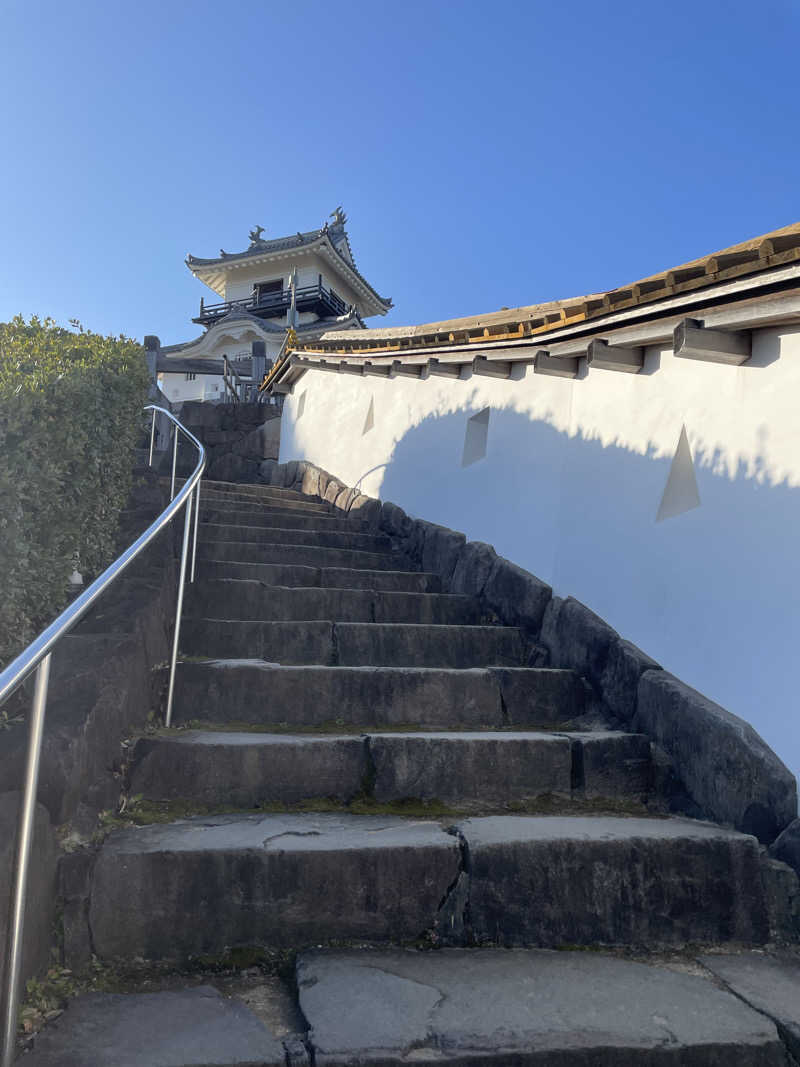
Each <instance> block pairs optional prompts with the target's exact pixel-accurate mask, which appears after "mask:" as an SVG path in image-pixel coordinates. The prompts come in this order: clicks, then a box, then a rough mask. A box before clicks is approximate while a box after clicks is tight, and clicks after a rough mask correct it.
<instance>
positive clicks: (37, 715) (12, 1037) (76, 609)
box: [0, 404, 206, 1067]
mask: <svg viewBox="0 0 800 1067" xmlns="http://www.w3.org/2000/svg"><path fill="white" fill-rule="evenodd" d="M144 410H145V411H152V412H153V416H152V424H151V427H150V466H152V465H153V444H154V441H155V426H156V416H157V415H158V414H160V415H165V416H166V417H167V418H168V419H169V420H170V421H171V422H172V424H173V431H172V432H173V438H174V444H173V455H172V482H171V487H170V503H169V504H168V505H167V507H166V508H164V510H163V511H162V512H161V514H160V515H159V516H158V518H157V519H156V520H155V521H154V522H153V523H151V525H150V526H148V528H147V529H146V530H145V532H144V533H143V534H142V535H141V536H140V537H138V538H137V539H136V540H135V541H134V542H133V544H132V545H131V546H130V548H128V549H127V550H126V551H125V552H123V553H122V555H121V556H120V557H119V558H118V559H116V560H115V561H114V562H113V563H112V564H111V565H110V566H109V567H107V568H106V569H105V570H104V571H103V573H102V574H101V575H100V577H99V578H96V579H95V580H94V581H93V582H92V584H91V585H90V586H89V587H88V589H86V590H84V592H83V593H81V595H80V596H79V597H77V598H76V599H75V600H73V602H72V603H71V604H70V605H69V607H67V608H65V609H64V611H62V612H61V614H60V615H59V616H58V618H57V619H56V620H55V621H54V622H52V623H50V625H49V626H48V627H47V629H45V630H43V631H42V633H40V634H39V636H38V637H37V638H36V639H35V640H34V641H32V642H31V644H30V645H28V647H27V648H26V649H25V651H24V652H21V653H20V654H19V655H18V656H17V657H16V659H14V660H12V662H11V663H9V665H8V666H7V667H6V668H5V670H4V671H2V672H0V705H2V704H3V703H4V702H5V701H6V700H7V699H8V698H9V697H10V696H11V694H12V693H13V692H14V691H15V690H16V689H17V688H19V686H20V685H22V683H23V682H24V681H25V680H26V679H27V678H29V677H30V676H31V675H32V674H33V672H34V671H36V684H35V689H34V695H33V703H32V712H31V723H30V737H29V741H28V754H27V759H26V765H25V782H24V787H23V796H22V802H21V804H20V811H19V825H18V829H17V847H16V854H15V860H14V887H13V891H12V893H11V897H10V901H9V922H8V933H7V938H6V952H5V960H4V966H3V985H2V989H0V996H2V1026H3V1030H2V1058H1V1059H0V1067H11V1064H12V1061H13V1059H14V1050H15V1047H16V1034H17V1012H18V1010H19V1000H20V984H21V979H22V935H23V929H24V924H25V893H26V888H27V881H28V867H29V864H30V854H31V843H32V840H33V819H34V813H35V808H36V787H37V784H38V779H39V762H40V757H41V749H42V736H43V731H44V716H45V706H46V703H47V686H48V681H49V677H50V656H51V654H52V651H53V649H54V648H55V646H56V644H57V643H58V641H59V640H60V639H61V638H62V637H63V636H64V635H65V634H67V633H69V631H70V630H71V629H73V627H74V626H75V625H76V624H77V623H78V622H79V621H80V620H81V619H82V618H83V617H84V615H85V614H86V612H87V611H88V610H89V608H90V607H91V606H92V604H94V602H95V601H96V600H97V598H98V597H99V596H101V595H102V594H103V593H104V592H105V591H106V590H107V589H108V588H109V586H111V585H112V584H113V582H114V581H116V579H117V578H119V576H120V575H121V574H122V572H123V571H124V570H125V569H126V568H127V567H128V566H129V564H131V563H132V562H133V560H134V559H136V557H137V556H138V555H139V553H140V552H141V551H142V550H143V549H145V548H146V547H147V545H149V544H150V542H151V541H152V540H153V539H154V538H155V537H157V536H158V534H159V533H160V532H161V531H162V530H163V529H164V528H165V527H166V526H167V525H168V524H169V523H170V522H172V520H173V519H174V518H175V517H176V515H177V514H178V512H179V511H180V510H181V508H183V507H185V518H184V524H183V548H182V551H181V565H180V573H179V578H178V599H177V608H176V617H175V631H174V634H173V641H172V657H171V660H170V674H169V690H168V693H167V710H166V714H165V719H164V721H165V724H166V725H167V726H169V724H170V721H171V718H172V698H173V694H174V689H175V666H176V663H177V659H178V640H179V637H180V624H181V611H182V608H183V592H184V586H185V580H186V561H187V557H188V554H189V540H190V533H191V525H192V494H193V493H194V511H195V525H194V545H193V550H192V568H191V577H190V581H192V582H193V581H194V571H195V556H196V553H197V523H198V520H199V515H200V479H201V478H202V476H203V471H204V470H205V465H206V451H205V449H204V448H203V445H202V444H201V443H200V441H198V440H197V438H196V437H195V436H194V434H192V433H190V432H189V431H188V430H187V429H186V427H185V426H182V425H181V424H180V422H178V420H177V419H176V418H175V416H174V415H173V414H172V413H171V412H170V411H167V410H166V408H162V407H159V406H158V405H156V404H148V405H147V406H146V407H145V409H144ZM179 433H182V434H184V435H185V436H186V437H187V438H188V439H189V440H190V441H191V442H192V444H194V445H195V446H196V447H197V451H198V459H197V466H196V467H195V468H194V470H193V471H192V473H191V475H190V476H189V477H188V478H187V479H186V481H185V483H184V485H183V488H182V489H181V490H180V492H179V493H178V495H177V496H176V495H175V469H176V464H177V457H178V434H179Z"/></svg>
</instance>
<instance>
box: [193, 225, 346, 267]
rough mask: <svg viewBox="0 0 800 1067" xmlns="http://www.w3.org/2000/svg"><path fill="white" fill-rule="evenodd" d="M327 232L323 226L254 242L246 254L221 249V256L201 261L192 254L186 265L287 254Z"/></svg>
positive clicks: (211, 264) (216, 264) (213, 265)
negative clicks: (287, 235)
mask: <svg viewBox="0 0 800 1067" xmlns="http://www.w3.org/2000/svg"><path fill="white" fill-rule="evenodd" d="M327 230H328V227H327V226H322V227H320V229H318V230H308V231H307V232H306V233H300V231H299V230H298V232H297V233H296V234H294V235H293V236H291V237H275V238H273V239H272V240H271V241H253V242H252V244H251V245H250V247H249V248H248V249H246V250H245V251H244V252H224V251H223V250H222V249H220V254H219V255H218V256H217V257H216V258H214V259H201V258H200V257H199V256H193V255H191V254H190V255H187V257H186V265H187V266H188V267H217V266H220V265H221V264H223V263H235V262H237V260H241V259H249V258H251V257H252V256H263V255H269V253H270V252H285V251H287V250H288V249H290V248H300V247H301V246H302V245H304V244H308V243H309V242H311V241H316V240H318V239H319V238H320V237H322V235H323V234H324V233H326V232H327Z"/></svg>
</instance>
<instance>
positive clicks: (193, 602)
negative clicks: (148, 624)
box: [185, 578, 481, 625]
mask: <svg viewBox="0 0 800 1067" xmlns="http://www.w3.org/2000/svg"><path fill="white" fill-rule="evenodd" d="M185 610H186V617H190V616H201V617H213V618H215V619H262V620H264V621H267V622H268V621H298V622H299V621H315V620H320V619H330V620H335V621H341V622H414V623H421V624H424V625H430V624H434V625H438V624H441V623H447V624H451V625H457V624H459V623H463V624H467V625H471V624H474V623H478V622H480V620H481V609H480V604H479V602H478V601H477V599H476V598H474V597H468V596H456V595H450V594H444V593H402V592H401V593H397V592H378V591H376V590H373V589H306V588H296V587H295V588H292V587H286V586H280V585H265V584H264V583H263V582H260V581H257V580H255V579H252V578H218V579H208V580H204V581H201V582H197V583H195V584H194V585H193V586H190V588H189V590H188V596H187V598H186V609H185Z"/></svg>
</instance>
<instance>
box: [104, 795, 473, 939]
mask: <svg viewBox="0 0 800 1067" xmlns="http://www.w3.org/2000/svg"><path fill="white" fill-rule="evenodd" d="M460 863H461V852H460V847H459V843H458V840H457V838H456V837H454V836H453V835H452V834H448V833H446V832H445V831H444V830H442V828H441V827H440V826H439V824H438V823H435V822H430V821H426V820H412V819H403V818H399V817H397V816H375V815H350V814H342V815H338V814H327V813H325V814H298V815H294V814H292V815H264V814H257V815H216V816H211V817H208V818H206V817H196V818H191V819H183V820H179V821H177V822H174V823H170V824H167V825H153V826H146V827H141V828H139V829H132V830H121V831H119V832H116V833H113V834H111V835H110V837H109V838H108V839H107V840H106V842H105V843H104V845H103V848H102V849H101V852H100V855H99V857H98V860H97V863H96V866H95V869H94V878H93V883H92V890H91V902H90V908H89V924H90V928H91V931H92V937H93V943H94V947H95V952H96V953H97V955H98V957H99V958H101V959H103V960H112V959H116V958H119V957H131V956H141V957H143V958H145V959H179V960H181V959H186V958H188V957H190V956H199V955H217V954H219V953H222V952H223V951H224V950H225V949H227V948H230V947H233V946H237V945H266V946H270V947H275V948H286V947H293V946H303V945H308V944H311V943H327V942H329V941H330V940H332V939H345V938H347V939H367V940H371V939H374V940H387V939H391V940H408V939H413V938H417V937H419V936H421V935H422V934H424V932H425V931H426V930H428V929H430V928H431V927H432V926H433V924H434V922H435V920H436V915H437V911H438V908H439V904H440V902H441V901H442V899H443V898H444V897H445V895H446V893H447V890H448V887H449V886H450V885H452V883H453V882H454V880H455V879H456V877H457V875H458V872H459V869H460Z"/></svg>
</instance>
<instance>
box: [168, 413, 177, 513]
mask: <svg viewBox="0 0 800 1067" xmlns="http://www.w3.org/2000/svg"><path fill="white" fill-rule="evenodd" d="M172 441H173V445H172V485H171V486H170V490H169V498H170V500H174V499H175V470H176V468H177V466H178V424H177V423H173V430H172Z"/></svg>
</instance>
